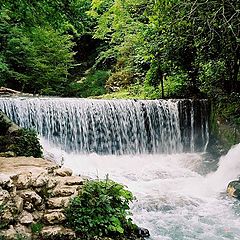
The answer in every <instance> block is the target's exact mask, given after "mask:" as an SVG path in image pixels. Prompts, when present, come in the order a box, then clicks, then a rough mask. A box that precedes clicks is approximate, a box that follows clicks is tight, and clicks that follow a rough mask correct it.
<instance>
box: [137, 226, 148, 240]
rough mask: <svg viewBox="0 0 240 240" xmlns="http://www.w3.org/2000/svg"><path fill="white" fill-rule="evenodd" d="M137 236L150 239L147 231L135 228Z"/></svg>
mask: <svg viewBox="0 0 240 240" xmlns="http://www.w3.org/2000/svg"><path fill="white" fill-rule="evenodd" d="M137 236H138V237H140V238H145V237H150V233H149V231H148V229H146V228H141V227H138V228H137Z"/></svg>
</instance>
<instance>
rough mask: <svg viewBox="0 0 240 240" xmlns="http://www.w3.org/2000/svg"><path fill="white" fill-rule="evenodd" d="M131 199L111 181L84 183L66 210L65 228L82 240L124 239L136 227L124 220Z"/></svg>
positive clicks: (126, 217)
mask: <svg viewBox="0 0 240 240" xmlns="http://www.w3.org/2000/svg"><path fill="white" fill-rule="evenodd" d="M133 199H134V198H133V195H132V193H131V192H130V191H128V190H126V189H125V188H124V186H123V185H121V184H118V183H116V182H114V181H111V180H109V179H106V180H91V181H88V182H87V183H86V184H85V185H84V186H83V189H82V191H81V193H80V194H79V195H78V196H77V197H75V198H73V199H72V200H71V201H70V203H69V206H68V208H67V209H66V217H67V225H68V226H69V227H71V228H72V229H74V230H75V232H76V233H77V234H78V235H79V237H81V238H84V239H92V237H94V236H106V237H113V236H115V237H118V236H125V235H127V234H128V233H129V232H130V231H134V230H133V229H135V228H136V225H134V224H133V223H132V219H131V218H128V216H129V215H130V212H129V209H130V208H129V203H130V202H131V201H133Z"/></svg>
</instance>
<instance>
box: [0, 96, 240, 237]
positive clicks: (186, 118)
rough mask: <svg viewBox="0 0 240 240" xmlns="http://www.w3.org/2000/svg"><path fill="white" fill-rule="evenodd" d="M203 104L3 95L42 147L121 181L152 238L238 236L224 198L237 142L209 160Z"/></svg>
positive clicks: (234, 210)
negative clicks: (35, 133) (130, 192)
mask: <svg viewBox="0 0 240 240" xmlns="http://www.w3.org/2000/svg"><path fill="white" fill-rule="evenodd" d="M207 108H208V107H207V103H206V101H199V102H198V101H191V100H161V101H105V100H84V99H80V100H77V99H58V98H54V99H36V98H31V99H19V98H8V99H7V98H2V99H0V109H2V110H3V111H4V112H6V113H7V114H8V116H9V117H10V118H12V119H13V120H14V121H16V122H17V123H18V124H20V125H21V126H25V127H34V128H35V129H37V131H38V132H39V134H40V135H41V138H42V143H43V145H44V148H45V150H46V151H48V152H51V153H53V154H54V155H55V156H56V159H57V160H59V161H61V159H64V165H65V166H67V167H71V168H72V169H73V170H74V171H75V173H76V174H82V175H88V176H91V177H100V178H104V177H105V176H106V174H109V177H110V178H112V179H113V180H116V181H118V182H121V183H123V184H124V185H126V186H128V188H129V189H130V190H131V191H132V192H133V193H134V195H135V196H136V197H137V201H135V202H134V203H133V204H132V211H133V219H134V221H135V222H136V223H137V224H139V225H140V226H143V227H146V228H148V229H149V230H150V233H151V238H150V239H151V240H195V239H197V240H227V239H234V240H239V239H240V216H239V215H240V204H239V202H238V201H233V200H232V199H229V198H227V197H226V194H225V193H223V192H225V189H226V186H227V184H228V182H229V181H230V180H232V179H235V178H237V177H238V174H239V173H240V163H239V156H240V144H239V145H237V146H235V147H234V148H233V149H232V150H230V152H229V153H228V154H227V155H226V156H224V157H222V158H221V160H220V161H219V167H218V169H217V171H216V170H215V169H216V167H215V166H214V163H213V162H211V161H208V160H207V158H206V157H205V154H204V153H202V152H203V151H205V149H206V146H207V144H208V138H209V136H208V120H207V119H208V117H207V112H208V109H207Z"/></svg>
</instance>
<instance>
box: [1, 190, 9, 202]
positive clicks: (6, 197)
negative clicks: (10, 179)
mask: <svg viewBox="0 0 240 240" xmlns="http://www.w3.org/2000/svg"><path fill="white" fill-rule="evenodd" d="M9 199H10V194H9V192H8V191H7V190H3V189H2V188H1V187H0V205H2V204H5V203H7V202H8V201H9Z"/></svg>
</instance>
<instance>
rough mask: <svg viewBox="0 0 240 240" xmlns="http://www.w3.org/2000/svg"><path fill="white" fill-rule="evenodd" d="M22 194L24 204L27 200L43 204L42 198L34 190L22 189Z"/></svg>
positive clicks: (36, 204) (35, 204)
mask: <svg viewBox="0 0 240 240" xmlns="http://www.w3.org/2000/svg"><path fill="white" fill-rule="evenodd" d="M20 196H21V197H22V198H23V201H24V204H25V202H29V203H32V204H33V205H34V206H40V205H42V198H41V197H40V196H39V195H38V194H37V193H36V192H34V191H31V190H25V191H22V192H20Z"/></svg>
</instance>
